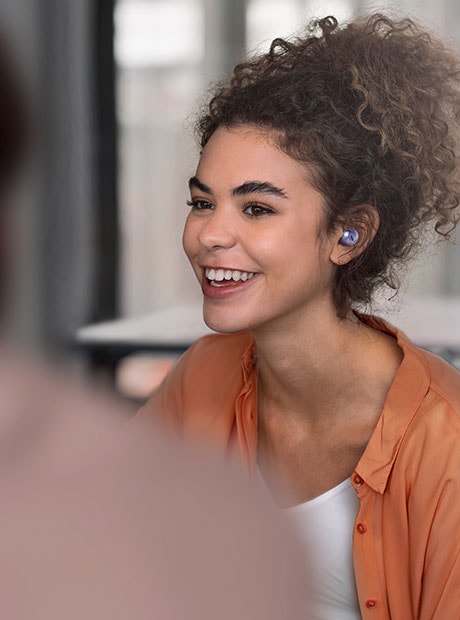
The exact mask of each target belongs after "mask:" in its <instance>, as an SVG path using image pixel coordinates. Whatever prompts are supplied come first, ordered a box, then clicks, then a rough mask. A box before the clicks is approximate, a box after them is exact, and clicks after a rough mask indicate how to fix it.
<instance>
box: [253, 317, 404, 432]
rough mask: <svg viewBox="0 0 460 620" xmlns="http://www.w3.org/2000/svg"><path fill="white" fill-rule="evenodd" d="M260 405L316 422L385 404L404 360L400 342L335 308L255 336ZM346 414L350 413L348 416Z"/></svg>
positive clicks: (264, 329)
mask: <svg viewBox="0 0 460 620" xmlns="http://www.w3.org/2000/svg"><path fill="white" fill-rule="evenodd" d="M253 337H254V341H255V345H256V354H257V367H258V374H259V406H260V408H261V409H262V410H266V411H268V410H278V411H283V412H285V413H284V415H291V416H293V417H299V416H301V417H302V419H305V417H308V418H309V419H310V420H311V422H312V423H313V422H315V421H321V422H324V421H326V419H328V418H330V417H331V416H334V415H341V412H343V413H344V414H345V415H349V411H348V408H347V407H344V406H343V404H344V403H350V404H353V405H354V406H361V405H364V406H365V405H367V404H368V402H369V401H372V400H373V401H375V403H374V404H375V407H377V408H378V407H379V406H380V405H382V406H383V401H384V398H385V396H386V392H387V390H388V387H389V385H390V384H391V381H392V379H393V376H394V373H395V372H396V368H397V366H398V365H399V363H400V361H401V358H400V352H399V348H398V347H397V345H396V343H395V342H394V340H393V339H392V338H391V337H389V336H387V335H385V334H382V333H380V332H377V331H376V330H374V329H372V328H370V327H368V326H366V325H365V324H364V323H362V322H361V321H360V320H359V319H358V318H357V317H356V316H355V315H354V314H353V313H352V312H350V314H349V315H348V316H346V317H345V318H339V317H338V316H337V314H336V312H335V309H334V308H333V307H329V308H324V307H323V308H321V309H318V312H316V313H315V312H311V313H310V314H309V315H308V316H303V317H302V320H297V322H296V325H295V328H293V325H292V324H290V325H288V326H285V329H283V326H280V325H277V326H276V327H275V326H270V327H267V328H261V329H259V330H257V331H255V332H253ZM345 412H346V413H345Z"/></svg>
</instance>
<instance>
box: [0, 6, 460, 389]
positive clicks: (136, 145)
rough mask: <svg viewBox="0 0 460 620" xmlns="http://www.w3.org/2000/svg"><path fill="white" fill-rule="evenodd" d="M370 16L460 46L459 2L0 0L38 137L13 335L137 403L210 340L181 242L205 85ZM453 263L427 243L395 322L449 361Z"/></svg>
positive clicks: (17, 238) (455, 296)
mask: <svg viewBox="0 0 460 620" xmlns="http://www.w3.org/2000/svg"><path fill="white" fill-rule="evenodd" d="M377 9H378V10H380V9H381V10H390V11H391V12H392V13H393V14H394V13H396V14H398V15H410V16H412V17H415V18H416V19H418V20H419V21H421V22H422V23H424V24H426V25H427V26H429V27H431V28H432V29H434V30H436V31H437V32H438V33H440V34H441V36H443V37H445V38H448V39H450V41H451V42H452V44H453V45H455V46H460V4H459V3H458V0H440V1H439V2H437V3H433V2H432V1H431V0H398V1H397V2H385V1H383V0H382V1H381V2H379V3H378V4H376V3H370V2H367V1H366V0H97V1H96V0H20V1H19V2H18V0H2V3H1V5H0V28H1V29H2V30H3V31H4V32H5V33H6V34H7V35H8V37H9V39H10V43H11V44H12V47H13V51H14V52H15V54H16V56H17V66H18V72H20V73H21V74H22V76H23V80H24V84H25V85H26V87H27V88H28V89H29V91H30V97H31V101H33V102H34V105H35V104H36V110H37V128H38V132H37V133H38V138H39V140H38V141H39V143H40V146H39V156H38V157H37V158H36V161H35V162H34V164H33V165H30V166H29V170H28V172H27V175H26V178H25V179H24V181H23V182H22V183H21V185H20V187H19V189H18V195H17V197H16V201H17V203H18V205H19V207H20V208H19V209H18V210H17V212H16V216H15V217H16V222H15V225H16V226H17V233H15V234H14V237H13V238H14V246H15V252H16V257H17V259H18V261H19V262H18V263H17V265H18V266H17V272H16V277H15V278H14V291H13V297H12V299H13V302H12V307H11V312H10V316H11V324H12V327H13V329H14V331H15V332H16V333H17V334H20V335H21V338H22V339H25V340H26V341H28V342H30V343H34V344H36V345H37V346H38V347H42V346H44V347H45V348H49V347H57V348H62V347H67V348H68V350H69V351H72V352H73V353H74V354H77V355H78V356H79V359H80V361H83V363H84V364H86V365H87V367H89V368H99V369H100V368H103V369H105V370H107V372H108V373H109V375H110V377H111V378H112V379H113V378H116V379H117V381H118V387H119V388H120V389H121V390H122V391H125V392H126V393H127V394H128V395H134V396H135V397H139V398H141V397H142V395H143V394H144V392H145V391H146V389H147V387H149V385H150V384H149V381H150V383H151V382H152V376H153V375H154V374H155V373H158V375H159V376H161V373H162V372H164V370H165V369H166V368H167V367H168V365H169V364H170V360H171V359H172V358H173V357H174V356H175V355H177V354H178V353H179V352H180V351H181V350H183V349H184V348H185V346H186V345H187V344H189V343H190V341H191V340H193V339H194V338H195V337H196V336H198V335H200V333H203V332H204V331H205V328H204V327H203V326H202V324H201V322H200V317H199V301H200V291H199V288H198V285H197V284H196V282H195V280H194V277H193V275H192V272H191V270H190V268H189V267H188V265H187V263H186V260H185V258H184V256H183V254H182V250H181V245H180V237H181V232H182V226H183V222H184V219H185V216H186V213H187V207H186V206H185V201H186V198H187V179H188V177H189V176H190V175H191V174H192V172H193V170H194V166H195V164H196V159H197V149H196V146H195V143H194V140H193V137H192V125H193V118H194V113H195V111H196V108H197V104H198V103H199V101H200V100H202V99H203V98H205V97H206V94H207V91H208V85H209V83H211V82H213V81H215V80H218V79H219V78H222V77H223V76H225V75H226V74H227V73H228V71H229V70H230V69H231V68H232V67H233V65H234V64H235V63H236V62H237V61H238V60H239V59H241V58H243V57H244V55H245V54H246V53H247V52H248V51H251V50H255V49H265V48H266V47H267V46H268V44H269V42H270V41H271V39H272V38H274V37H275V36H287V35H289V34H292V33H293V32H295V31H297V30H299V29H302V27H303V26H304V25H305V23H306V22H307V21H308V20H309V19H310V18H312V17H318V16H324V15H328V14H333V15H335V16H336V17H338V18H344V19H346V18H349V17H351V16H353V15H354V14H355V13H356V12H362V11H368V10H377ZM459 262H460V246H459V245H455V244H450V245H447V244H443V246H442V248H441V247H439V248H438V247H437V246H435V245H433V244H432V245H431V248H430V249H429V250H428V249H427V251H426V252H424V253H423V255H422V256H421V258H420V259H419V260H418V261H417V262H416V263H414V267H413V268H412V270H411V271H410V272H409V274H408V277H407V286H406V288H407V294H408V296H409V298H410V299H412V298H414V299H415V300H416V301H415V302H414V304H413V305H412V306H411V305H409V306H408V307H407V308H406V309H405V310H404V308H403V309H402V310H401V308H400V307H399V306H398V312H399V313H400V314H399V315H397V318H396V319H395V321H394V322H395V323H401V321H398V318H401V320H402V323H403V327H405V326H408V327H409V331H410V330H411V329H415V332H414V333H411V334H410V335H412V336H413V337H414V338H415V339H416V340H418V341H419V342H420V344H422V345H423V346H429V347H430V348H433V349H435V350H438V351H440V352H441V353H442V354H444V355H445V357H446V358H448V359H449V361H451V362H452V363H455V364H458V363H459V360H460V353H459V351H460V327H459V328H458V330H457V332H456V333H454V331H455V330H454V327H455V325H456V324H460V305H459V302H458V300H459V299H460V272H459V270H458V268H457V265H458V264H459ZM392 304H393V305H394V304H396V302H395V301H390V302H388V304H387V305H389V306H390V309H391V305H392ZM395 307H396V306H395ZM457 317H459V318H458V320H457ZM107 321H108V322H109V323H107ZM101 322H103V325H102V327H101V326H99V324H100V323H101ZM95 324H98V326H97V327H96V328H95V327H94V325H95ZM88 326H90V327H88ZM414 326H416V328H415V327H414ZM440 326H441V327H440ZM441 328H442V329H441ZM440 329H441V331H440ZM441 332H442V333H441ZM139 353H144V354H145V353H148V357H147V358H146V357H145V355H144V356H143V357H140V356H139ZM126 355H128V356H129V358H128V362H129V361H130V360H131V361H133V355H134V356H135V358H134V364H133V365H130V363H127V365H126V364H125V362H126V360H125V356H126ZM152 355H154V356H155V357H152ZM120 360H124V361H123V362H122V364H121V365H120V364H119V362H120ZM123 364H125V365H124V366H123ZM120 368H121V370H120ZM117 373H118V374H117ZM136 373H137V374H136ZM136 382H137V383H136Z"/></svg>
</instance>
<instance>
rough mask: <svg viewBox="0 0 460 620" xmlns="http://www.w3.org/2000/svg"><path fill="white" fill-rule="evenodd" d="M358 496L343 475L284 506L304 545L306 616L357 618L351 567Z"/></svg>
mask: <svg viewBox="0 0 460 620" xmlns="http://www.w3.org/2000/svg"><path fill="white" fill-rule="evenodd" d="M358 509H359V500H358V497H357V495H356V492H355V490H354V488H353V486H352V484H351V480H350V479H347V480H345V481H344V482H342V483H340V484H339V485H338V486H336V487H334V488H333V489H330V490H329V491H327V492H326V493H323V494H322V495H319V496H318V497H315V498H314V499H312V500H310V501H308V502H305V503H304V504H299V505H298V506H293V507H292V508H287V509H286V510H285V513H286V515H287V516H288V517H289V519H290V520H292V522H293V523H294V526H295V528H296V529H297V531H298V533H299V536H300V539H301V541H302V542H303V543H304V545H305V553H306V556H307V561H308V566H309V568H310V573H311V580H312V582H311V583H310V584H309V586H310V591H309V597H310V599H311V600H310V601H308V603H307V605H308V617H309V618H311V619H312V620H359V619H360V618H361V614H360V611H359V603H358V597H357V593H356V585H355V574H354V569H353V548H352V539H353V529H354V523H355V519H356V515H357V514H358Z"/></svg>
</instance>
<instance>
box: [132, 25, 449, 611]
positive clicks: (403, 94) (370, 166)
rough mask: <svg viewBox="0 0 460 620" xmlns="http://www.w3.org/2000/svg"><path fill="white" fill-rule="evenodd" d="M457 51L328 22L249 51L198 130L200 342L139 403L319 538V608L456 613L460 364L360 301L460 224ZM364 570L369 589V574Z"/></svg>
mask: <svg viewBox="0 0 460 620" xmlns="http://www.w3.org/2000/svg"><path fill="white" fill-rule="evenodd" d="M459 76H460V64H459V61H458V58H457V56H456V55H455V54H454V53H453V52H451V51H449V50H448V49H447V48H445V47H444V46H443V45H442V44H441V43H440V42H438V41H437V40H435V39H433V38H432V37H431V36H430V35H429V34H428V33H426V32H424V31H423V30H422V29H420V28H419V27H418V26H417V25H415V24H414V23H412V22H411V21H409V20H402V21H392V20H390V19H388V18H386V17H384V16H381V15H374V16H371V17H369V18H367V19H364V20H356V21H354V22H351V23H349V24H346V25H344V26H343V27H339V26H338V24H337V21H336V20H335V19H334V18H332V17H328V18H325V19H322V20H320V21H318V22H316V23H313V24H312V25H311V26H310V28H309V30H308V31H307V33H306V35H305V36H304V37H302V38H299V39H297V40H293V41H284V40H282V39H277V40H275V41H274V42H273V43H272V46H271V49H270V51H269V52H268V53H267V54H263V55H260V56H257V57H255V58H253V59H251V60H249V61H248V62H246V63H244V64H241V65H239V66H237V67H236V68H235V70H234V73H233V75H232V77H231V80H230V81H229V82H228V83H227V84H224V85H222V86H220V87H219V88H218V89H217V91H216V92H215V94H214V97H213V99H212V100H211V102H210V104H209V107H208V109H207V110H206V111H205V112H204V113H203V115H202V117H201V119H200V121H199V123H198V132H199V136H200V141H201V146H202V153H201V158H200V161H199V164H198V168H197V171H196V173H195V175H194V176H193V177H192V178H191V179H190V182H189V185H190V192H191V200H190V205H191V211H190V214H189V216H188V218H187V222H186V225H185V230H184V238H183V241H184V248H185V252H186V254H187V256H188V258H189V259H190V262H191V264H192V267H193V269H194V271H195V274H196V276H197V278H198V280H199V282H200V284H201V286H202V290H203V299H204V319H205V321H206V323H207V324H208V325H209V327H211V328H212V329H214V330H215V331H218V332H222V335H211V336H208V337H205V338H203V339H201V340H200V341H198V342H197V343H196V344H195V345H194V346H192V347H191V348H190V349H189V350H188V351H187V352H186V353H185V355H184V356H183V357H182V358H181V359H180V360H179V362H178V363H177V364H176V366H175V367H174V369H173V370H172V371H171V372H170V374H169V375H168V376H167V377H166V379H165V381H164V382H163V384H162V385H161V386H160V388H159V389H158V390H157V391H156V392H155V393H154V394H153V395H152V397H151V399H150V400H149V402H148V403H147V405H146V406H145V407H144V408H143V410H142V411H141V416H144V417H148V418H149V419H150V418H153V419H157V420H160V421H161V422H162V424H163V425H165V426H167V427H169V428H170V429H172V430H173V431H174V432H176V433H179V434H180V435H182V436H184V437H187V438H201V439H209V440H211V441H212V442H213V443H214V445H215V446H217V447H218V448H219V449H220V450H221V451H222V452H224V453H225V454H228V453H232V454H234V455H235V456H237V457H238V458H240V459H241V460H242V461H243V462H244V463H245V464H246V465H247V467H248V470H249V471H250V472H252V473H253V474H257V473H260V474H261V476H262V477H263V479H264V480H265V482H266V484H267V486H268V488H269V490H270V492H271V493H272V495H273V497H274V499H275V500H276V502H277V503H278V504H279V505H280V506H281V507H293V508H291V510H290V512H292V513H293V518H295V519H296V520H298V522H299V526H300V527H301V528H303V529H304V530H305V535H306V536H307V537H308V539H309V543H310V544H313V548H314V549H316V550H317V551H316V553H313V556H312V558H311V559H312V561H313V565H314V567H315V571H314V572H315V579H316V581H315V582H314V583H313V589H314V595H313V598H314V601H313V602H314V603H315V605H316V615H315V616H314V617H318V618H340V619H346V618H359V617H363V618H379V619H383V618H395V619H397V620H400V619H403V618H404V620H409V619H411V618H419V619H426V620H428V619H433V618H439V619H441V618H442V619H443V620H445V619H447V618H456V617H458V615H459V610H460V587H459V586H460V536H459V532H460V506H459V493H458V492H459V482H460V418H459V413H460V377H459V375H458V373H457V372H456V371H455V370H454V369H453V368H451V367H450V366H449V365H448V364H446V363H445V362H443V361H442V360H441V359H439V358H437V357H435V356H434V355H432V354H430V353H427V352H425V351H423V350H421V349H419V348H417V347H416V346H415V345H414V344H413V343H412V342H410V341H409V340H408V339H407V338H406V337H405V336H404V334H402V333H400V332H399V331H398V330H396V329H394V328H393V327H391V326H390V325H387V324H386V323H384V322H383V321H381V320H379V319H378V318H376V317H373V316H368V315H365V314H363V313H361V312H359V311H358V309H359V308H362V307H363V304H368V303H369V302H370V301H371V297H372V293H373V292H374V291H375V290H376V288H377V287H378V286H379V285H381V284H386V285H387V286H390V287H392V288H395V289H396V288H397V286H398V284H397V278H396V270H397V268H398V266H399V265H400V264H401V263H402V262H404V260H405V259H407V258H408V257H409V256H411V255H412V254H413V253H414V250H415V249H416V247H417V246H418V245H419V239H420V237H421V233H422V232H423V230H424V228H425V224H426V223H427V222H433V223H434V225H435V228H436V230H437V231H438V232H439V233H440V234H442V235H444V236H448V234H449V232H450V231H451V230H452V229H453V228H454V226H455V223H456V221H457V218H458V210H457V206H458V204H459V193H458V169H457V165H456V164H457V159H456V157H457V150H456V149H457V142H456V132H457V129H458V122H457V121H458V117H459V112H460V94H459ZM355 584H356V586H355Z"/></svg>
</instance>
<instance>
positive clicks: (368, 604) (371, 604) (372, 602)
mask: <svg viewBox="0 0 460 620" xmlns="http://www.w3.org/2000/svg"><path fill="white" fill-rule="evenodd" d="M376 605H377V601H376V600H375V599H374V598H368V599H367V601H366V607H367V608H368V609H373V608H374V607H375V606H376Z"/></svg>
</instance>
